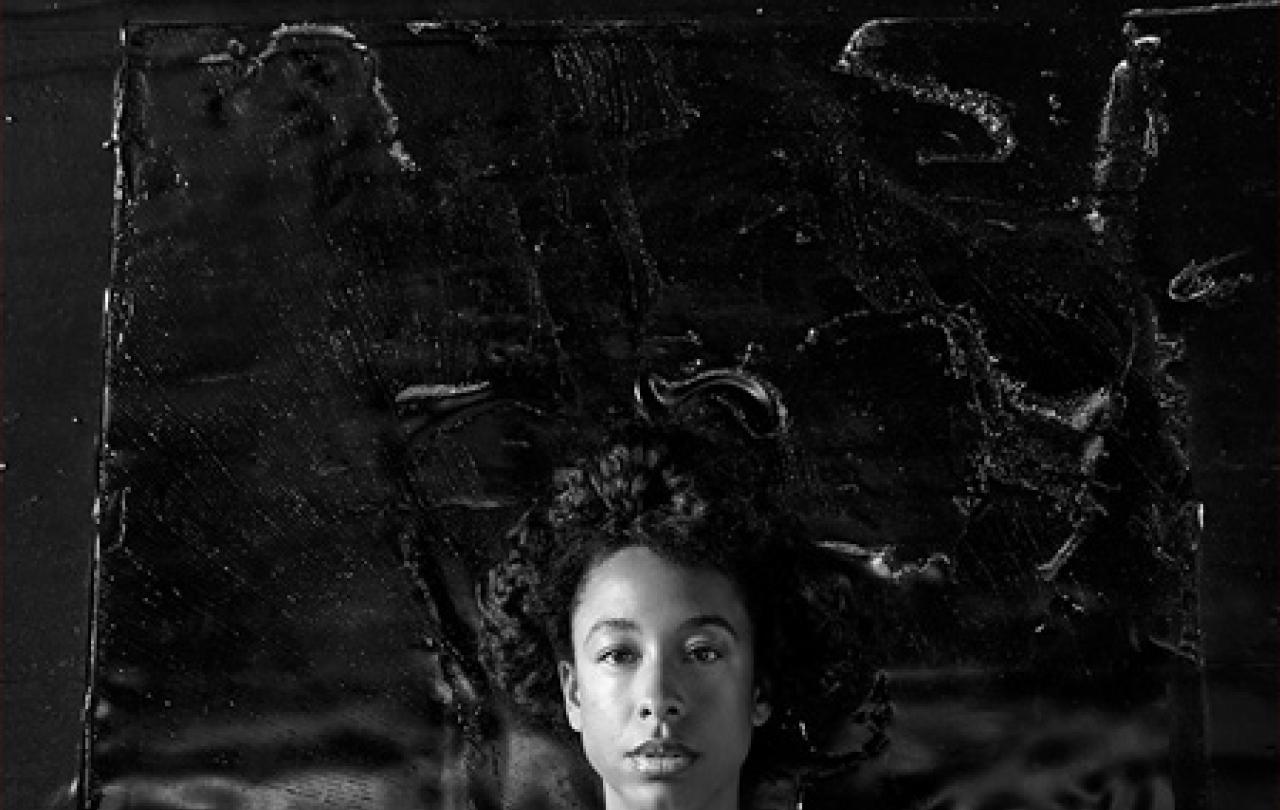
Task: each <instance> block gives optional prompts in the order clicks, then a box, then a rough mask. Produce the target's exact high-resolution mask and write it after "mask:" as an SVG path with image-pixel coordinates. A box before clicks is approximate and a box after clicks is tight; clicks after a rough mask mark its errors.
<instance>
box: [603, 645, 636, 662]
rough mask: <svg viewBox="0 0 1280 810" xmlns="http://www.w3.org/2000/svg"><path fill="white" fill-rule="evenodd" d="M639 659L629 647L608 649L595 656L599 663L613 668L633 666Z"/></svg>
mask: <svg viewBox="0 0 1280 810" xmlns="http://www.w3.org/2000/svg"><path fill="white" fill-rule="evenodd" d="M639 658H640V655H639V654H638V653H637V652H636V651H635V650H633V649H630V648H629V647H610V648H609V649H607V650H603V651H601V653H600V654H599V655H597V656H596V660H597V661H599V662H600V663H602V664H612V665H613V666H626V665H627V664H634V663H635V662H636V661H637V660H639Z"/></svg>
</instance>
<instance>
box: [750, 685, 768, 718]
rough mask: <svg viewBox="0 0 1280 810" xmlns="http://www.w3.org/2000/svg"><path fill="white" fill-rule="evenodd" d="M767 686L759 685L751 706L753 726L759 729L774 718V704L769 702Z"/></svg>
mask: <svg viewBox="0 0 1280 810" xmlns="http://www.w3.org/2000/svg"><path fill="white" fill-rule="evenodd" d="M768 695H769V690H768V688H767V684H763V685H761V684H757V686H756V691H755V697H754V698H753V700H752V705H751V725H753V726H756V727H759V726H763V725H764V724H765V723H767V722H769V718H770V717H772V716H773V704H772V703H770V702H769V697H768Z"/></svg>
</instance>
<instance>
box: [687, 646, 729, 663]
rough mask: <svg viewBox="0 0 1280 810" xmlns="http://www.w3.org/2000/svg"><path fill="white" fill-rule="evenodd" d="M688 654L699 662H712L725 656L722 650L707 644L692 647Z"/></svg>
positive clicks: (692, 659)
mask: <svg viewBox="0 0 1280 810" xmlns="http://www.w3.org/2000/svg"><path fill="white" fill-rule="evenodd" d="M686 654H687V655H688V656H689V659H690V660H691V661H694V662H696V663H699V664H710V663H712V662H714V661H719V660H720V659H721V658H724V653H722V652H720V650H718V649H716V648H715V647H708V646H705V645H703V646H697V647H690V648H689V650H688V652H687V653H686Z"/></svg>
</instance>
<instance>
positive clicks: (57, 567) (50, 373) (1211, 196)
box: [3, 4, 1275, 807]
mask: <svg viewBox="0 0 1280 810" xmlns="http://www.w3.org/2000/svg"><path fill="white" fill-rule="evenodd" d="M675 10H676V11H687V10H689V9H675ZM697 10H700V11H701V10H706V7H705V6H700V7H699V8H698V9H697ZM906 10H907V9H901V8H892V7H890V6H889V5H888V4H886V5H885V6H884V7H883V8H879V7H878V8H875V9H867V10H866V11H865V12H861V11H860V12H859V14H858V15H857V16H859V17H869V16H874V15H877V14H883V13H893V12H903V11H906ZM909 10H910V11H911V12H913V13H920V12H922V11H931V12H936V11H948V10H957V11H961V12H965V11H970V9H969V8H968V7H964V8H956V9H950V8H948V7H947V6H946V5H945V4H937V5H936V7H932V8H929V9H927V10H925V9H920V8H918V7H915V6H913V7H912V8H911V9H909ZM1121 10H1122V9H1120V8H1119V7H1115V8H1099V7H1097V6H1091V7H1090V9H1089V16H1088V17H1087V18H1078V19H1077V24H1081V25H1086V26H1088V25H1096V26H1097V29H1096V30H1097V31H1098V34H1097V40H1096V41H1097V46H1096V47H1097V48H1099V49H1100V50H1102V51H1103V52H1104V53H1105V51H1106V50H1107V49H1108V48H1111V49H1113V50H1114V53H1115V54H1116V55H1117V56H1119V54H1120V53H1121V50H1122V42H1121V38H1120V37H1119V35H1118V33H1117V31H1118V27H1119V26H1118V20H1119V16H1120V11H1121ZM344 11H348V12H349V10H346V9H343V8H339V7H337V6H334V5H333V4H330V5H327V6H324V7H323V8H319V7H318V8H317V9H316V10H315V12H314V13H303V12H300V11H299V10H298V7H297V6H294V5H291V6H289V7H288V8H280V9H266V10H263V9H261V8H260V7H255V9H254V12H253V14H252V15H249V13H248V12H245V13H239V12H236V13H234V14H231V13H230V12H228V11H226V10H225V9H220V10H218V11H217V12H214V11H212V10H210V9H208V8H206V7H198V6H195V5H192V6H188V7H177V8H175V7H173V6H165V7H164V9H163V13H161V10H160V9H159V8H151V7H148V6H145V5H143V6H137V7H134V8H133V9H132V14H131V15H130V16H132V17H134V18H138V17H157V16H164V17H167V18H170V19H174V18H182V19H187V18H192V17H195V18H199V17H202V16H203V17H209V18H215V17H220V16H221V17H226V16H228V15H231V16H234V17H236V18H237V19H241V18H245V19H247V18H249V17H250V16H252V17H253V18H254V19H257V20H263V21H268V22H274V21H276V20H279V19H285V18H294V19H297V18H300V17H307V18H311V19H315V18H317V17H324V16H333V17H336V18H342V17H343V16H344V14H343V12H344ZM445 11H446V12H448V13H451V14H456V15H465V14H467V13H468V12H469V11H472V9H471V8H470V7H467V8H461V7H451V8H449V9H446V10H445ZM500 11H501V9H498V8H494V9H478V10H477V13H498V12H500ZM555 11H556V9H555V8H551V7H548V8H545V9H543V8H540V9H538V10H537V12H538V13H554V12H555ZM592 11H593V13H597V14H598V13H600V10H599V9H592ZM1023 11H1026V12H1029V9H1024V10H1023ZM21 12H22V9H21V8H14V6H13V5H12V4H10V5H9V7H7V8H6V9H5V37H6V40H5V53H6V73H5V115H6V116H7V119H6V124H5V129H4V155H5V161H6V165H5V175H4V193H5V199H4V217H5V219H4V236H5V255H4V272H5V278H4V282H5V283H4V293H5V307H4V309H5V319H6V324H5V340H4V346H5V381H4V406H5V411H4V413H5V422H6V434H5V451H4V462H5V464H6V469H5V490H4V502H5V509H6V515H5V547H4V564H5V569H4V599H5V602H4V610H3V614H4V622H5V624H4V635H5V655H4V672H3V678H4V687H5V708H4V756H5V759H4V763H5V766H4V776H5V802H6V806H13V807H30V806H38V805H39V804H41V803H43V802H45V801H46V800H47V799H48V798H49V797H50V796H52V795H53V794H54V792H55V791H56V790H57V789H58V787H59V786H60V785H66V784H67V783H69V781H70V779H71V778H72V776H73V775H74V773H75V771H76V748H77V744H78V742H79V736H80V733H81V732H80V717H79V712H80V707H81V704H82V700H81V697H82V691H83V667H84V654H83V652H84V645H85V634H84V628H85V626H86V619H87V615H88V610H87V605H86V594H87V593H88V587H87V583H88V564H89V558H88V549H89V547H90V541H91V537H92V532H93V529H92V522H91V508H92V507H91V504H92V492H93V478H94V476H93V462H94V441H95V433H96V425H97V422H98V408H99V399H98V397H99V394H98V392H99V390H100V385H101V380H102V376H101V353H100V344H101V341H100V331H99V330H100V322H101V303H102V291H103V289H104V287H105V284H106V275H107V268H108V262H109V255H108V250H109V247H110V212H111V204H110V188H111V185H112V175H113V165H112V163H113V161H112V154H111V152H110V151H107V150H104V149H103V148H102V142H103V141H104V140H106V139H108V138H109V136H110V120H111V114H112V110H111V104H110V101H111V99H110V93H111V79H112V71H113V70H114V68H115V66H116V65H117V64H118V60H119V54H118V52H117V51H116V50H115V48H116V44H117V40H116V34H115V32H114V30H113V27H114V25H115V24H116V22H117V21H118V19H119V17H120V13H121V10H120V9H118V8H112V7H103V6H96V5H95V6H87V7H85V8H83V9H80V10H77V11H70V12H69V11H67V10H66V7H65V6H64V7H63V9H62V10H60V11H59V12H58V13H53V11H52V10H51V9H45V8H40V7H33V8H32V9H31V13H29V14H26V15H23V14H22V13H21ZM626 12H627V9H620V13H626ZM1003 12H1004V13H1006V14H1009V15H1011V16H1016V15H1017V14H1018V13H1019V10H1018V9H1009V8H1008V7H1007V6H1006V7H1005V8H1004V9H1003ZM379 13H380V14H383V13H386V14H387V16H400V17H408V16H418V15H422V14H425V13H426V12H425V11H424V10H423V9H421V8H420V7H419V8H409V7H405V8H394V9H391V8H385V7H383V8H380V9H379ZM531 13H532V12H531ZM1239 35H1240V33H1239V32H1238V31H1236V32H1233V31H1232V30H1231V29H1230V27H1229V26H1228V27H1227V29H1226V30H1225V32H1223V33H1221V34H1219V36H1220V39H1218V40H1213V39H1212V37H1211V36H1209V37H1207V39H1208V41H1206V42H1204V43H1203V46H1204V52H1205V53H1206V54H1207V56H1206V61H1207V63H1208V66H1207V67H1205V68H1204V69H1203V71H1202V72H1197V70H1196V69H1194V68H1191V67H1187V68H1184V69H1185V70H1186V71H1187V73H1186V75H1189V76H1191V77H1193V79H1192V80H1191V81H1190V82H1188V85H1195V84H1196V83H1197V81H1203V82H1204V86H1203V87H1192V90H1198V91H1199V92H1188V93H1187V94H1185V95H1183V96H1182V97H1179V98H1176V99H1175V102H1176V104H1175V106H1173V107H1172V110H1173V111H1175V112H1176V113H1177V116H1176V117H1175V120H1178V121H1187V120H1195V121H1196V124H1195V125H1194V126H1196V127H1197V128H1198V131H1199V132H1201V133H1202V138H1200V139H1198V140H1197V141H1196V142H1194V143H1193V144H1192V145H1191V146H1189V147H1185V148H1187V153H1186V154H1185V155H1180V156H1179V157H1178V161H1177V162H1176V163H1174V164H1173V165H1174V168H1175V170H1174V171H1167V172H1165V173H1164V174H1163V175H1162V176H1161V177H1160V178H1159V181H1160V182H1161V183H1163V184H1166V186H1165V188H1164V189H1162V191H1164V192H1166V193H1162V194H1161V195H1159V197H1158V199H1159V200H1161V201H1163V202H1164V204H1163V205H1161V204H1157V205H1154V206H1152V207H1151V210H1152V213H1151V215H1150V221H1148V222H1144V223H1141V225H1140V227H1141V228H1142V229H1143V231H1144V232H1145V233H1147V234H1149V236H1150V238H1151V240H1152V242H1154V243H1155V244H1154V246H1153V247H1152V246H1147V247H1145V248H1144V249H1146V250H1148V251H1149V253H1151V254H1155V255H1162V254H1167V258H1166V259H1165V260H1164V264H1165V266H1167V267H1175V268H1176V267H1180V266H1181V265H1182V264H1183V263H1184V262H1185V261H1186V259H1187V258H1193V257H1200V256H1203V255H1205V253H1206V252H1207V253H1208V254H1209V255H1214V254H1216V253H1222V252H1226V251H1229V250H1231V249H1232V247H1233V244H1232V237H1233V236H1234V234H1233V233H1232V230H1233V229H1234V228H1238V227H1241V226H1240V224H1239V223H1240V215H1239V213H1238V212H1237V211H1234V210H1232V209H1231V208H1230V203H1229V202H1224V203H1220V202H1219V200H1220V199H1223V198H1226V197H1227V196H1228V195H1227V194H1226V192H1225V191H1224V190H1223V185H1224V184H1231V183H1235V182H1238V181H1240V180H1241V179H1240V178H1239V177H1235V176H1233V175H1232V171H1233V170H1234V171H1239V168H1238V167H1234V168H1233V167H1232V164H1231V161H1232V160H1233V159H1236V158H1238V156H1239V155H1240V154H1241V153H1242V150H1240V149H1239V148H1238V144H1236V143H1235V142H1234V141H1233V137H1234V136H1235V135H1236V134H1237V133H1236V132H1235V131H1233V128H1232V127H1231V126H1230V124H1229V123H1221V121H1222V119H1223V117H1224V114H1225V116H1227V117H1228V118H1229V113H1230V110H1231V102H1232V100H1233V99H1236V98H1243V99H1246V100H1248V99H1249V98H1250V88H1249V82H1248V81H1247V77H1248V74H1249V72H1250V70H1254V69H1256V68H1257V64H1258V63H1257V61H1256V60H1254V61H1253V62H1250V61H1249V60H1248V58H1247V57H1248V56H1249V54H1248V52H1247V50H1246V51H1245V59H1244V61H1243V63H1239V62H1237V63H1232V62H1231V60H1230V59H1227V60H1226V64H1227V67H1226V69H1225V70H1224V69H1223V68H1222V61H1221V55H1222V54H1224V53H1226V54H1230V53H1231V52H1232V48H1233V45H1234V44H1236V43H1237V42H1238V37H1239ZM1191 54H1192V57H1191V58H1194V57H1195V56H1196V55H1197V51H1195V50H1193V51H1192V52H1191ZM1267 58H1273V54H1267ZM1224 108H1225V109H1224ZM1183 143H1184V144H1185V143H1186V142H1185V141H1184V142H1183ZM1264 152H1265V150H1264ZM1245 154H1249V153H1247V152H1245ZM1209 155H1213V157H1208V156H1209ZM1271 167H1272V169H1273V168H1274V164H1273V163H1272V164H1271ZM1246 168H1247V167H1246ZM1246 174H1247V173H1246ZM1224 175H1225V178H1224ZM1248 179H1249V178H1248V177H1247V176H1246V177H1244V178H1243V182H1245V183H1247V182H1248ZM1270 182H1271V183H1272V185H1271V188H1272V195H1273V194H1274V178H1271V179H1270ZM1206 190H1208V193H1206ZM1215 195H1217V196H1215ZM1271 199H1272V200H1274V196H1272V197H1271ZM1182 200H1185V201H1186V202H1185V203H1183V202H1181V201H1182ZM1247 215H1252V216H1257V215H1258V214H1257V212H1248V214H1247ZM1262 216H1264V217H1265V216H1266V212H1265V211H1264V212H1262ZM1269 284H1270V279H1269V278H1268V279H1264V280H1263V283H1259V284H1258V285H1257V286H1256V287H1254V288H1252V290H1251V291H1250V292H1251V293H1252V294H1249V295H1244V296H1239V297H1237V298H1235V299H1232V300H1231V301H1229V302H1227V303H1228V304H1229V305H1227V306H1223V307H1220V308H1216V309H1209V308H1205V307H1195V306H1192V307H1187V308H1186V309H1185V310H1181V311H1179V313H1178V315H1177V317H1179V318H1183V319H1185V323H1184V327H1185V330H1186V334H1187V336H1188V339H1189V342H1188V349H1189V351H1188V357H1187V368H1186V371H1185V372H1184V374H1183V376H1182V378H1183V379H1184V380H1186V381H1187V383H1188V385H1189V387H1190V389H1191V392H1192V398H1191V409H1192V416H1193V433H1192V443H1191V448H1192V452H1193V455H1194V465H1193V468H1194V469H1195V471H1196V483H1195V486H1196V491H1197V495H1198V496H1199V497H1201V498H1202V499H1204V500H1205V501H1206V503H1207V508H1206V515H1207V518H1206V535H1205V554H1204V566H1205V568H1204V588H1203V591H1202V594H1203V600H1204V605H1205V619H1204V627H1205V630H1206V651H1207V652H1208V655H1209V667H1208V669H1207V675H1208V681H1209V686H1210V690H1209V693H1208V694H1209V699H1210V703H1209V708H1210V712H1209V721H1210V729H1211V734H1212V740H1213V751H1214V755H1215V756H1214V765H1215V771H1214V773H1215V777H1216V781H1215V797H1216V799H1217V801H1216V802H1215V806H1223V807H1230V806H1246V805H1244V804H1242V803H1241V802H1243V801H1245V797H1252V801H1254V802H1259V803H1260V804H1259V806H1261V802H1265V801H1266V797H1267V795H1268V793H1269V791H1270V782H1269V780H1270V779H1271V774H1272V766H1271V758H1273V757H1274V748H1273V743H1274V728H1273V725H1274V724H1273V722H1271V721H1272V719H1273V718H1274V717H1275V711H1274V705H1269V704H1268V703H1267V701H1268V700H1271V701H1273V700H1274V697H1273V696H1274V688H1273V686H1274V683H1275V670H1274V646H1273V645H1274V638H1275V625H1274V619H1275V613H1274V608H1273V605H1274V587H1275V576H1274V542H1273V537H1274V506H1273V504H1274V500H1273V498H1272V497H1271V494H1272V493H1273V492H1274V489H1275V487H1274V427H1273V414H1274V412H1275V408H1274V393H1275V391H1274V385H1273V384H1271V382H1272V381H1274V380H1275V373H1274V353H1273V352H1272V348H1273V347H1274V317H1273V296H1272V295H1271V294H1270V292H1269V291H1270V289H1271V287H1270V286H1269ZM1264 290H1265V291H1267V292H1266V293H1263V292H1261V291H1264Z"/></svg>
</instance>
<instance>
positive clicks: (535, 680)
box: [483, 427, 866, 807]
mask: <svg viewBox="0 0 1280 810" xmlns="http://www.w3.org/2000/svg"><path fill="white" fill-rule="evenodd" d="M769 459H770V453H769V452H767V451H765V452H761V448H760V445H759V443H753V442H752V441H747V442H725V441H724V440H723V437H717V440H716V441H712V440H710V439H708V438H707V437H706V436H705V434H699V433H696V432H693V431H690V430H687V429H683V428H652V427H637V428H633V429H631V430H628V431H624V432H623V433H622V434H621V435H619V436H618V438H617V439H616V440H615V441H613V442H611V443H609V445H608V446H607V448H606V450H605V451H604V452H603V453H601V454H600V455H598V456H596V457H594V458H592V459H590V460H588V461H586V462H585V463H582V464H580V465H579V466H577V467H576V468H573V469H571V470H569V471H566V472H564V473H563V474H562V475H561V476H560V480H559V481H558V482H557V488H556V489H557V491H556V494H555V496H554V497H553V498H552V499H551V501H550V502H549V503H548V504H546V505H545V506H543V507H541V508H537V509H534V510H531V511H530V512H529V513H528V514H527V515H526V517H525V519H524V520H523V521H522V523H521V525H520V526H519V528H518V530H517V532H516V535H515V545H514V548H513V551H512V554H511V557H510V558H509V559H508V561H507V563H506V564H505V565H503V566H500V567H499V568H498V569H497V570H496V571H495V572H494V574H493V576H492V577H491V579H490V583H489V590H488V593H487V594H486V597H487V598H486V599H485V602H484V603H485V616H486V627H485V631H486V632H485V637H484V646H483V654H484V659H485V663H486V665H487V667H488V669H489V671H490V672H491V673H492V674H493V675H494V676H495V679H496V680H497V682H498V685H499V686H500V687H503V688H504V689H505V691H507V692H509V693H510V694H511V695H512V696H513V697H514V698H515V699H516V701H517V703H519V704H520V705H521V706H523V707H524V708H525V709H526V710H527V711H528V712H529V713H530V714H531V715H533V716H534V717H535V718H538V719H540V720H542V721H543V722H544V723H545V724H546V725H548V726H550V727H552V728H555V727H557V726H559V727H562V728H563V727H566V725H567V726H568V727H569V728H571V729H572V730H574V731H576V732H578V733H579V734H580V735H581V738H582V743H583V748H584V750H585V752H586V754H587V756H588V759H589V760H590V761H591V763H592V765H593V767H594V768H595V769H596V771H597V772H598V773H599V774H600V776H601V777H602V779H603V780H604V782H605V788H606V793H607V794H608V793H609V792H610V791H616V792H618V793H619V796H620V798H628V797H629V800H628V801H627V802H626V806H628V807H641V806H660V805H661V804H662V803H663V802H665V801H666V800H667V799H671V798H672V797H673V796H676V795H677V794H679V796H680V797H681V798H680V799H679V801H678V802H677V803H676V804H675V805H673V806H704V807H713V806H718V805H717V802H719V801H721V800H725V799H722V798H721V797H722V796H724V795H725V793H724V792H725V791H730V792H731V793H732V795H731V796H730V797H729V798H728V799H727V800H729V801H731V800H732V799H736V796H737V790H738V777H739V773H740V771H741V770H742V768H743V764H744V761H748V760H749V761H750V762H759V763H760V764H761V765H765V766H767V765H769V764H771V763H770V762H769V760H770V759H776V757H770V756H767V754H779V753H786V754H791V755H794V754H796V753H797V752H801V753H803V752H804V751H805V750H806V749H808V748H809V745H808V741H807V740H805V739H804V737H803V734H802V733H798V732H802V731H803V726H802V725H801V723H802V721H803V719H804V717H805V710H806V709H807V708H808V707H811V706H818V705H823V704H824V703H825V704H826V705H827V706H829V707H835V708H837V709H840V708H846V707H847V708H849V709H852V708H856V706H857V700H854V701H852V703H851V702H850V701H849V700H848V697H849V695H848V694H845V693H849V694H853V693H856V695H857V697H858V698H861V697H862V695H863V694H864V693H865V689H866V679H865V677H863V676H864V675H865V674H866V673H865V672H864V671H863V668H862V664H861V662H860V661H859V660H858V657H857V656H856V650H854V649H853V647H854V646H856V644H851V643H850V642H852V641H854V639H852V637H851V635H850V634H849V633H848V632H845V630H847V628H844V629H842V626H840V624H839V622H836V621H832V620H833V619H837V618H839V617H838V616H837V615H836V612H835V611H834V610H833V609H832V606H833V605H834V602H832V601H831V600H830V599H827V598H826V597H827V596H829V595H830V594H820V593H819V591H820V590H821V589H818V588H815V587H814V585H813V583H812V582H805V574H804V568H805V561H804V560H803V556H804V548H805V543H803V542H802V537H803V534H802V532H801V529H800V524H799V521H798V520H796V519H795V517H794V516H792V515H790V514H788V512H787V511H786V510H784V509H780V508H778V505H777V504H778V499H777V498H776V497H774V495H773V489H775V488H774V487H772V486H771V483H770V482H771V480H774V479H775V478H776V476H775V471H773V470H771V469H770V462H769ZM846 584H847V583H846ZM833 648H835V649H840V650H842V651H843V653H844V654H842V655H837V656H832V655H831V654H830V653H831V650H832V649H833ZM849 653H853V655H850V654H849ZM566 721H567V722H566ZM664 740H665V741H667V742H668V743H669V744H667V743H664ZM766 749H769V750H768V751H767V752H766ZM748 754H750V756H749V757H748ZM748 767H750V766H748ZM682 791H683V792H682ZM646 797H647V798H646ZM726 806H727V805H726Z"/></svg>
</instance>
